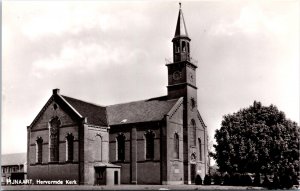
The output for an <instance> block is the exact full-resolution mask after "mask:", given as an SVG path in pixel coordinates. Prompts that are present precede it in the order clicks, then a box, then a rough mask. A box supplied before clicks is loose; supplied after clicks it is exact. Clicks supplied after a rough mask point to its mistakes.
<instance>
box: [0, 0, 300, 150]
mask: <svg viewBox="0 0 300 191" xmlns="http://www.w3.org/2000/svg"><path fill="white" fill-rule="evenodd" d="M178 7H179V6H178V2H177V1H165V2H163V1H113V2H108V1H89V2H86V1H47V2H44V1H31V2H30V1H25V2H24V1H4V2H3V5H2V9H3V10H2V15H3V17H2V19H3V20H2V21H3V22H2V55H3V57H2V75H3V76H2V79H3V80H2V129H1V131H2V132H1V136H2V137H1V140H2V144H1V145H2V153H14V152H26V144H27V142H26V140H27V130H26V127H27V126H28V125H30V123H31V122H32V121H33V119H34V118H35V116H36V115H37V114H38V112H39V111H40V110H41V109H42V107H43V105H44V104H45V103H46V101H47V100H48V99H49V97H50V96H51V95H52V89H54V88H60V90H61V94H63V95H67V96H70V97H75V98H78V99H82V100H85V101H88V102H93V103H97V104H100V105H111V104H117V103H122V102H129V101H135V100H142V99H147V98H151V97H157V96H162V95H166V94H167V88H166V86H167V67H166V66H165V58H167V59H170V58H171V57H172V43H171V40H172V38H173V37H174V33H175V25H176V20H177V16H178ZM182 9H183V13H184V17H185V21H186V25H187V30H188V33H189V37H190V38H191V39H192V41H191V53H192V57H193V58H194V59H196V60H198V69H197V86H198V109H199V111H200V113H201V115H202V118H203V119H204V122H205V123H206V125H207V127H208V132H209V136H210V138H211V139H212V138H213V137H214V132H215V130H216V129H217V128H220V123H221V121H222V116H223V115H225V114H229V113H233V112H236V111H238V110H239V109H240V108H244V107H248V106H249V105H251V104H252V103H253V101H254V100H257V101H261V102H262V104H263V105H270V104H274V105H276V106H277V107H278V108H279V109H280V110H282V111H284V112H285V113H286V116H287V117H288V118H290V119H292V120H293V121H296V122H297V123H298V124H299V1H297V0H294V1H287V0H282V1H228V0H226V1H225V0H220V1H182Z"/></svg>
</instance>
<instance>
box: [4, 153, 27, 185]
mask: <svg viewBox="0 0 300 191" xmlns="http://www.w3.org/2000/svg"><path fill="white" fill-rule="evenodd" d="M26 156H27V154H26V153H14V154H3V155H1V184H6V180H7V179H11V180H14V179H17V180H24V179H25V178H26V173H27V162H26Z"/></svg>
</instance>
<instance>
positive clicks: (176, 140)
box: [174, 133, 179, 159]
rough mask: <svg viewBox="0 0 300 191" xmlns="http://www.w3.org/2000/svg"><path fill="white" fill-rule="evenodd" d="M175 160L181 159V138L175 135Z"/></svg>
mask: <svg viewBox="0 0 300 191" xmlns="http://www.w3.org/2000/svg"><path fill="white" fill-rule="evenodd" d="M174 158H175V159H179V136H178V134H177V133H175V134H174Z"/></svg>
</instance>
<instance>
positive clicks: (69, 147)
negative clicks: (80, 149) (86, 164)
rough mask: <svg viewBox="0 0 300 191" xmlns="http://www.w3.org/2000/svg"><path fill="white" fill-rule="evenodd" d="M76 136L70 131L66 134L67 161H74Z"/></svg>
mask: <svg viewBox="0 0 300 191" xmlns="http://www.w3.org/2000/svg"><path fill="white" fill-rule="evenodd" d="M73 142H74V136H73V135H72V133H68V134H67V136H66V161H73V148H74V145H73Z"/></svg>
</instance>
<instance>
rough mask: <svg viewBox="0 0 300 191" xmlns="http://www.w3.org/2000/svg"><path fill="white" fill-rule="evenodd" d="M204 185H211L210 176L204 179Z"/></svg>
mask: <svg viewBox="0 0 300 191" xmlns="http://www.w3.org/2000/svg"><path fill="white" fill-rule="evenodd" d="M204 185H211V176H210V175H208V174H207V175H205V177H204Z"/></svg>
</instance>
